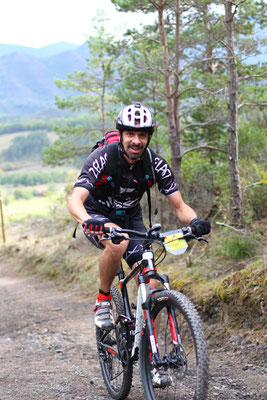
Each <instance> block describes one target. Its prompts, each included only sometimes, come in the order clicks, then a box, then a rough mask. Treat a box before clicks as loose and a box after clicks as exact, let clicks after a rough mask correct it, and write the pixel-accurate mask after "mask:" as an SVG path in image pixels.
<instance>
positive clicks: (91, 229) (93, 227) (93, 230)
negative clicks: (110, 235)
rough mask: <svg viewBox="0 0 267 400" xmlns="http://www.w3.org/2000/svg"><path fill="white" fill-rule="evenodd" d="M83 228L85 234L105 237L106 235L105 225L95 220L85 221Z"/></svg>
mask: <svg viewBox="0 0 267 400" xmlns="http://www.w3.org/2000/svg"><path fill="white" fill-rule="evenodd" d="M82 227H83V230H84V232H86V233H87V234H89V235H103V233H104V224H103V223H102V222H100V221H98V220H97V219H95V218H91V219H87V220H86V221H83V223H82Z"/></svg>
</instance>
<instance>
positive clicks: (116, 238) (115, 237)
mask: <svg viewBox="0 0 267 400" xmlns="http://www.w3.org/2000/svg"><path fill="white" fill-rule="evenodd" d="M110 238H111V241H112V243H113V244H120V243H121V242H122V241H123V240H125V239H126V238H125V236H124V235H123V234H122V233H119V232H115V231H113V232H111V235H110Z"/></svg>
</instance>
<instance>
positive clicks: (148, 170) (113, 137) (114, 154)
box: [72, 131, 157, 238]
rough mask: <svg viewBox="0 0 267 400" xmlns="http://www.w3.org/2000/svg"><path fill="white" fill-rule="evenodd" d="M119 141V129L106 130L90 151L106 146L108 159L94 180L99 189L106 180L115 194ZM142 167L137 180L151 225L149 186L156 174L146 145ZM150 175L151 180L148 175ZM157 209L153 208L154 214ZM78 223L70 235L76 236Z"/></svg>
mask: <svg viewBox="0 0 267 400" xmlns="http://www.w3.org/2000/svg"><path fill="white" fill-rule="evenodd" d="M119 141H120V134H119V131H108V132H107V133H106V134H105V136H103V137H102V139H100V140H98V141H97V142H96V143H95V145H94V146H93V147H92V151H91V152H93V151H94V150H96V149H97V148H98V147H101V146H104V145H108V146H107V158H108V160H109V162H108V165H107V166H106V167H105V169H104V171H103V174H102V175H101V176H100V179H99V180H98V181H97V182H96V186H97V187H98V188H100V189H101V184H104V183H106V182H107V181H108V182H109V184H110V187H111V192H112V193H113V194H115V193H116V192H117V191H118V190H119V187H120V183H121V165H120V157H119V148H118V142H119ZM142 160H143V166H142V167H143V168H142V170H140V171H139V176H138V181H139V182H141V184H142V185H144V189H145V191H146V193H147V203H148V214H149V227H150V228H151V227H152V217H151V195H150V188H151V187H152V185H153V184H155V183H156V176H155V170H154V165H153V162H152V155H151V151H150V149H149V148H148V147H147V148H146V150H145V153H144V155H143V158H142ZM150 176H152V181H151V180H150V179H149V177H150ZM156 213H157V210H155V214H156ZM78 225H79V223H77V225H76V228H75V230H74V232H73V235H72V237H74V238H75V237H76V230H77V227H78Z"/></svg>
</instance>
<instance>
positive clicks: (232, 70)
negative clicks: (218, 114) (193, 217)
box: [224, 0, 242, 226]
mask: <svg viewBox="0 0 267 400" xmlns="http://www.w3.org/2000/svg"><path fill="white" fill-rule="evenodd" d="M224 7H225V29H226V44H227V57H228V74H229V86H228V90H229V99H228V100H229V104H228V168H229V177H230V215H231V223H232V224H233V225H235V226H240V225H241V224H242V195H241V186H240V176H239V170H238V123H237V112H238V111H237V110H238V107H237V106H238V104H237V98H238V93H237V68H236V60H235V49H234V12H233V11H232V7H233V2H232V0H231V1H230V0H226V1H225V2H224Z"/></svg>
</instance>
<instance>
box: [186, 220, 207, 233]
mask: <svg viewBox="0 0 267 400" xmlns="http://www.w3.org/2000/svg"><path fill="white" fill-rule="evenodd" d="M190 227H191V229H192V233H193V234H194V235H196V236H197V237H201V236H202V235H207V234H208V233H210V222H209V221H203V220H201V219H200V218H194V219H192V221H191V222H190Z"/></svg>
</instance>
